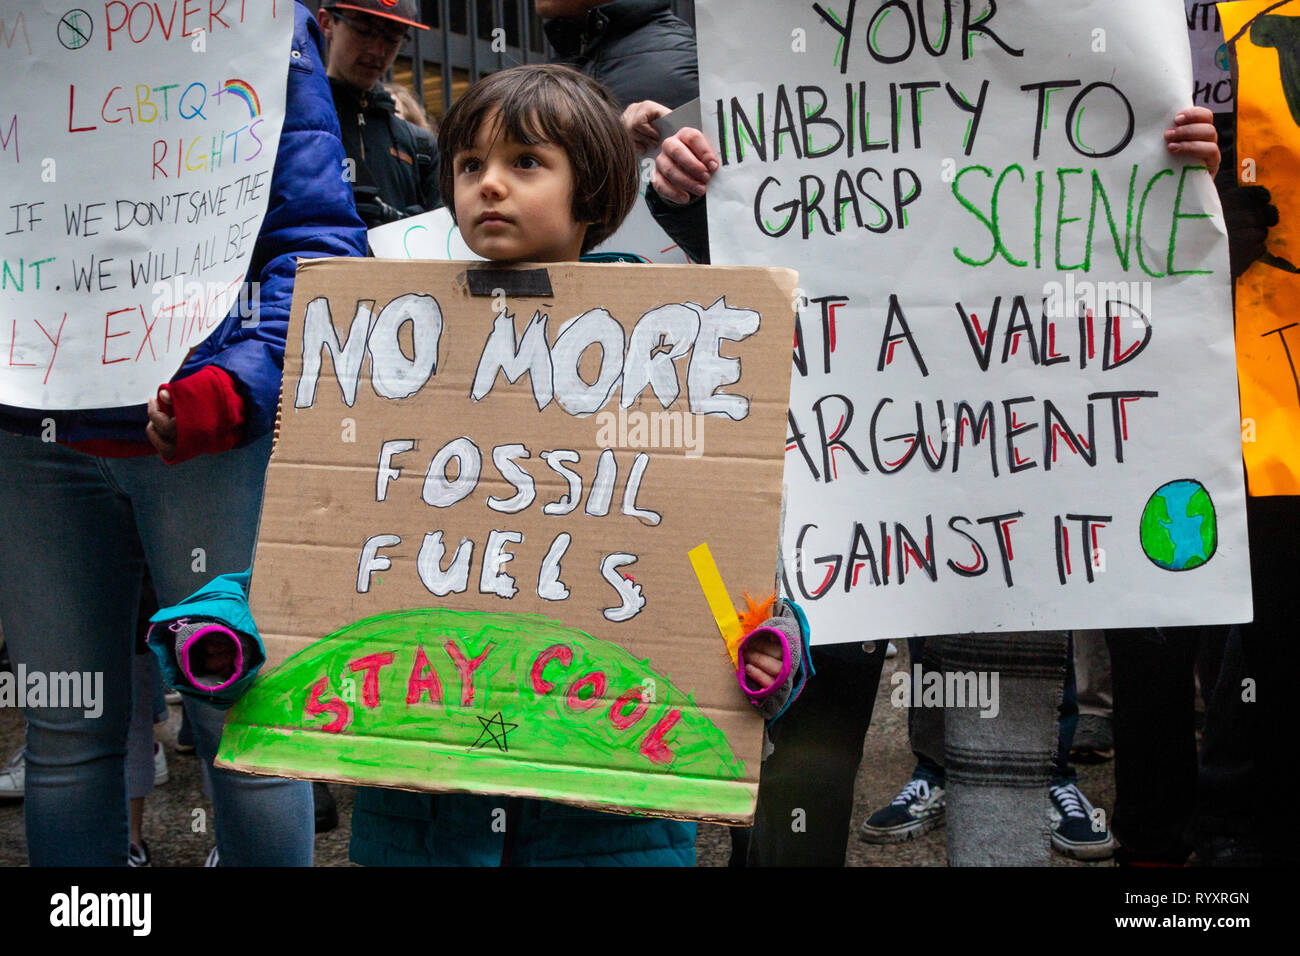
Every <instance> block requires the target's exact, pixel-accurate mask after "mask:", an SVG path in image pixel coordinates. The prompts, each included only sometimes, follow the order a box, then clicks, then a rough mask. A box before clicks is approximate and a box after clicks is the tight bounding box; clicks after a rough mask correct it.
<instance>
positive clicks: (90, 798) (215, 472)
mask: <svg viewBox="0 0 1300 956" xmlns="http://www.w3.org/2000/svg"><path fill="white" fill-rule="evenodd" d="M270 450H271V439H270V436H269V435H268V436H266V437H264V438H262V439H259V440H258V441H255V442H254V443H252V444H250V445H248V446H246V447H244V448H238V449H234V450H232V451H228V452H223V453H222V454H219V455H200V456H199V457H197V458H194V459H192V460H190V461H187V462H184V463H182V464H179V465H166V464H164V463H163V461H162V460H161V459H160V458H158V457H157V456H156V455H150V456H147V457H140V458H96V457H92V456H90V455H85V454H82V453H80V452H76V451H72V450H70V449H67V448H64V447H61V446H59V445H56V444H53V443H47V442H42V441H41V440H39V439H36V438H26V437H17V436H14V435H9V434H6V433H0V522H3V530H2V531H0V620H3V621H4V627H5V638H6V640H7V641H8V644H9V647H10V655H11V657H12V659H13V662H14V666H15V669H16V668H17V666H18V665H19V664H23V665H25V666H26V668H27V671H28V673H31V672H33V671H42V672H45V673H47V674H48V673H50V672H58V671H79V672H86V671H91V672H96V671H97V672H100V673H102V674H103V685H102V686H103V693H102V697H103V700H102V701H101V705H102V707H103V712H102V714H101V715H100V716H98V717H87V716H86V715H85V712H84V709H83V708H79V707H67V708H59V707H50V706H45V707H40V706H31V707H28V708H27V709H26V715H27V785H26V786H27V796H26V799H27V802H26V813H25V817H26V825H27V852H28V856H29V857H30V859H31V862H32V864H33V865H36V866H88V865H89V866H93V865H98V866H114V865H117V866H120V865H125V863H126V855H127V846H128V833H127V799H126V784H125V774H124V761H125V755H126V740H127V728H128V725H129V723H130V717H131V708H132V694H131V681H132V657H133V649H134V647H133V645H134V635H135V628H136V611H137V608H138V606H139V600H140V584H141V580H142V577H143V574H144V567H145V564H146V562H147V563H148V566H149V569H150V571H151V573H152V575H153V579H154V587H155V589H156V590H157V593H158V600H159V603H160V604H161V605H162V606H164V607H166V606H168V605H172V604H175V603H177V602H178V601H179V600H181V599H182V598H184V597H186V596H187V595H189V594H191V593H192V592H194V591H195V590H196V589H198V588H199V587H200V586H201V585H203V584H204V583H206V582H207V581H208V580H209V579H210V578H212V577H214V576H216V575H218V574H223V573H226V572H230V571H242V570H244V569H245V568H247V567H248V566H249V564H250V563H251V561H252V554H253V544H254V540H255V538H256V534H257V520H258V514H259V512H260V510H261V501H262V486H263V479H264V476H265V472H266V462H267V458H268V456H269V455H270ZM185 708H186V711H187V713H188V714H189V717H190V721H191V723H192V724H193V726H194V732H195V745H196V748H197V750H198V753H199V757H200V758H201V759H202V760H203V761H204V762H205V763H208V764H210V763H211V761H212V756H213V754H214V753H215V752H216V749H217V743H218V741H219V740H220V737H221V728H222V725H223V723H224V719H225V714H224V712H223V711H220V710H217V709H215V708H213V707H210V706H208V705H206V704H201V703H196V702H194V701H191V700H189V699H186V701H185ZM210 769H211V768H210ZM210 778H211V781H212V802H213V805H214V808H215V811H216V820H215V825H216V838H217V846H218V848H219V849H220V852H221V862H222V864H223V865H232V866H238V865H249V866H252V865H285V866H287V865H301V866H310V865H311V860H312V838H313V829H314V827H313V814H312V800H311V786H310V784H307V783H305V782H301V781H288V780H280V779H274V778H269V777H254V776H249V775H245V774H237V773H232V772H230V771H226V770H215V769H213V770H212V772H211V774H210Z"/></svg>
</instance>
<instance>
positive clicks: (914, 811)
mask: <svg viewBox="0 0 1300 956" xmlns="http://www.w3.org/2000/svg"><path fill="white" fill-rule="evenodd" d="M943 820H944V803H943V787H941V786H939V785H937V784H932V783H930V781H928V780H925V779H923V778H921V777H913V778H912V779H911V780H909V781H907V785H906V786H905V787H903V789H902V791H901V792H900V793H899V794H898V796H896V797H895V798H894V799H893V800H892V801H891V802H890V804H889V806H887V807H882V808H881V809H879V810H877V811H876V812H875V813H873V814H872V815H871V816H870V817H868V818H867V821H866V822H865V823H863V824H862V830H861V832H860V833H859V834H858V835H859V836H860V837H861V838H862V839H863V840H864V841H866V842H867V843H902V842H903V841H904V840H911V839H912V838H913V837H918V836H920V835H921V834H923V833H929V832H930V831H931V830H933V829H935V828H936V827H941V826H943Z"/></svg>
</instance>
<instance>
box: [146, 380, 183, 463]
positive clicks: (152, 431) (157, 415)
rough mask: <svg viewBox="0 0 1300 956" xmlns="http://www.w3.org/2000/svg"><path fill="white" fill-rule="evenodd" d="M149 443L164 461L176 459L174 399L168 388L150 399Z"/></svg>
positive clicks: (159, 390) (164, 388)
mask: <svg viewBox="0 0 1300 956" xmlns="http://www.w3.org/2000/svg"><path fill="white" fill-rule="evenodd" d="M145 433H146V434H147V435H148V436H149V441H150V442H151V443H152V444H153V447H154V448H156V449H158V454H159V455H161V456H162V458H163V460H164V461H167V460H169V459H172V458H175V457H176V416H175V415H173V414H172V397H171V393H170V392H168V391H167V389H166V387H165V386H164V387H163V388H160V389H158V395H157V397H155V398H151V399H149V424H148V426H147V427H146V428H145Z"/></svg>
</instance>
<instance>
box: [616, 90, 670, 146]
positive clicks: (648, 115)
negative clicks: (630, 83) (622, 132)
mask: <svg viewBox="0 0 1300 956" xmlns="http://www.w3.org/2000/svg"><path fill="white" fill-rule="evenodd" d="M671 112H672V110H670V109H669V108H668V107H666V106H664V105H663V104H661V103H656V102H655V101H654V100H642V101H641V102H640V103H633V104H632V105H631V106H629V107H628V108H627V109H625V110H624V111H623V125H624V126H626V127H627V131H628V132H629V133H631V134H632V140H633V142H635V143H636V151H637V152H638V153H648V152H649V151H650V150H652V149H654V148H655V147H656V146H658V145H659V130H657V129H655V127H654V121H655V120H657V119H659V117H661V116H667V115H668V114H669V113H671Z"/></svg>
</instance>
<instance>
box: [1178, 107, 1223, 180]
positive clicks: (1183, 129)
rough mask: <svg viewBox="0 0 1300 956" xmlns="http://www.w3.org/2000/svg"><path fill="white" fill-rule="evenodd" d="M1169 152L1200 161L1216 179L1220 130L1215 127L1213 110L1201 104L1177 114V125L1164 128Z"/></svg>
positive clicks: (1219, 157) (1219, 156)
mask: <svg viewBox="0 0 1300 956" xmlns="http://www.w3.org/2000/svg"><path fill="white" fill-rule="evenodd" d="M1165 142H1166V143H1167V144H1168V145H1169V152H1171V153H1173V154H1174V155H1175V156H1180V157H1183V158H1186V159H1189V160H1192V161H1194V162H1200V163H1201V164H1202V165H1204V166H1205V168H1206V169H1208V170H1209V171H1210V178H1211V179H1213V178H1214V176H1215V175H1217V174H1218V172H1219V161H1220V159H1221V158H1222V157H1221V155H1220V153H1219V134H1218V131H1217V130H1215V128H1214V114H1213V113H1212V112H1210V111H1209V110H1207V109H1205V108H1204V107H1201V106H1193V107H1190V108H1188V109H1185V110H1183V111H1182V112H1180V113H1179V114H1178V115H1177V116H1175V117H1174V125H1173V126H1171V127H1169V129H1167V130H1165Z"/></svg>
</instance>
